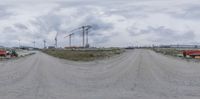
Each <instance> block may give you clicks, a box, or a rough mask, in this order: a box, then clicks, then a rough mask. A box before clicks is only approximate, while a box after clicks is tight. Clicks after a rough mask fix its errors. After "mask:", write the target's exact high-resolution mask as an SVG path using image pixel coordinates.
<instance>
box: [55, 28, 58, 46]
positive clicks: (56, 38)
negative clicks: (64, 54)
mask: <svg viewBox="0 0 200 99" xmlns="http://www.w3.org/2000/svg"><path fill="white" fill-rule="evenodd" d="M57 47H58V32H57V33H56V36H55V48H57Z"/></svg>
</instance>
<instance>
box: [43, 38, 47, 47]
mask: <svg viewBox="0 0 200 99" xmlns="http://www.w3.org/2000/svg"><path fill="white" fill-rule="evenodd" d="M43 42H44V49H45V48H46V40H43Z"/></svg>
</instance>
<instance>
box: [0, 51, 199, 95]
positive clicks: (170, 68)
mask: <svg viewBox="0 0 200 99" xmlns="http://www.w3.org/2000/svg"><path fill="white" fill-rule="evenodd" d="M0 68H1V69H0V99H200V64H199V63H193V62H186V61H184V60H178V59H177V60H176V59H174V58H170V57H166V56H163V55H161V54H157V53H155V52H153V51H150V50H134V51H127V52H125V53H124V54H122V55H120V56H117V57H113V58H112V59H108V60H101V61H93V62H73V61H67V60H61V59H57V58H54V57H51V56H48V55H46V54H43V53H41V52H37V53H36V54H35V55H32V56H28V57H25V58H21V59H18V60H10V61H1V62H0Z"/></svg>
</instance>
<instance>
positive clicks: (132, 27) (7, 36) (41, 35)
mask: <svg viewBox="0 0 200 99" xmlns="http://www.w3.org/2000/svg"><path fill="white" fill-rule="evenodd" d="M0 23H1V24H0V45H2V46H8V47H11V46H18V45H19V40H20V44H21V45H24V46H33V43H32V42H33V41H36V46H37V47H42V46H43V40H46V41H47V44H48V45H53V44H54V38H55V35H56V33H57V32H58V33H59V35H58V46H60V47H63V46H68V38H64V36H66V35H68V34H69V31H71V30H73V29H76V28H78V27H80V26H82V25H91V26H93V29H91V30H90V35H89V42H90V44H91V45H92V46H107V47H108V46H134V45H152V44H154V45H159V44H200V39H199V38H200V28H199V26H200V2H199V0H121V1H119V0H6V1H3V2H1V3H0ZM72 42H73V45H74V46H79V45H81V34H80V33H79V31H76V35H74V37H73V41H72Z"/></svg>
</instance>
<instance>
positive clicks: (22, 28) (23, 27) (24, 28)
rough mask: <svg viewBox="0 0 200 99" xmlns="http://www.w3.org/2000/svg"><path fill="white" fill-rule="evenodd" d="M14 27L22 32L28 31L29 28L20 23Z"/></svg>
mask: <svg viewBox="0 0 200 99" xmlns="http://www.w3.org/2000/svg"><path fill="white" fill-rule="evenodd" d="M14 26H15V27H16V28H18V29H21V30H26V29H28V27H27V26H26V25H23V24H20V23H16V24H14Z"/></svg>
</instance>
